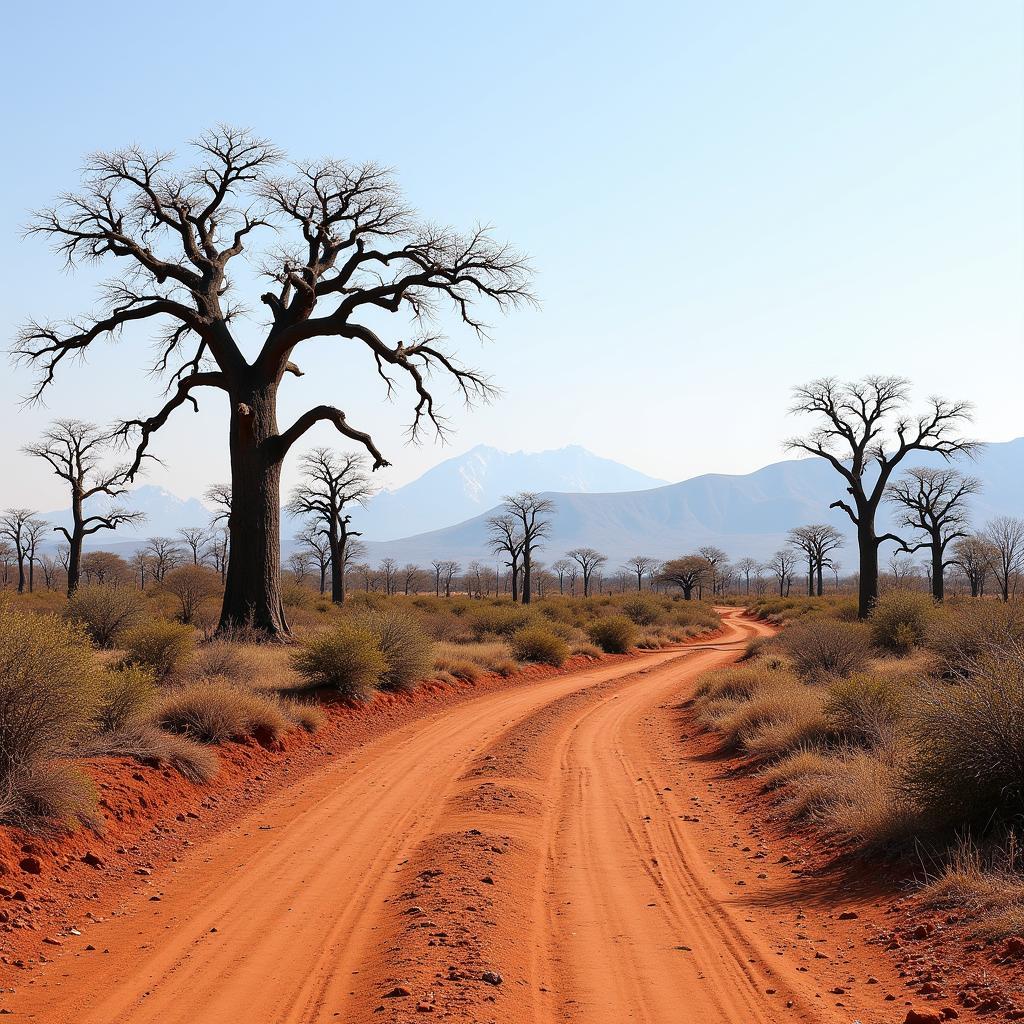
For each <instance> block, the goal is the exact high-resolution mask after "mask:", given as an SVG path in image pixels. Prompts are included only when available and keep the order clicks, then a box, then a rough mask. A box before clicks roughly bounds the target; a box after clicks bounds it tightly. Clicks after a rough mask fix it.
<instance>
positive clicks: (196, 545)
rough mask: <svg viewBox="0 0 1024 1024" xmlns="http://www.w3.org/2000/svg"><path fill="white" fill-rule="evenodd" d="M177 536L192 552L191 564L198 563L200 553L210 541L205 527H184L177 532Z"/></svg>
mask: <svg viewBox="0 0 1024 1024" xmlns="http://www.w3.org/2000/svg"><path fill="white" fill-rule="evenodd" d="M178 536H179V537H180V538H181V539H182V540H183V541H184V542H185V546H186V547H187V548H188V549H189V551H191V552H192V564H193V565H198V564H199V562H200V552H202V550H203V548H204V547H206V545H207V544H208V543H209V541H210V532H209V530H207V528H206V527H205V526H184V527H182V528H181V529H180V530H178Z"/></svg>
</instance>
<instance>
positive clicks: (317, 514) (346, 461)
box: [287, 448, 373, 604]
mask: <svg viewBox="0 0 1024 1024" xmlns="http://www.w3.org/2000/svg"><path fill="white" fill-rule="evenodd" d="M299 464H300V466H301V468H302V476H303V480H302V483H301V484H299V486H298V487H296V488H295V490H294V491H292V496H291V500H290V501H289V502H288V505H287V509H288V512H289V513H290V514H291V515H293V516H307V517H309V519H310V521H311V522H312V523H313V524H314V525H315V527H316V528H317V529H319V530H321V531H323V534H324V536H325V537H326V538H327V544H328V548H329V549H330V555H331V600H332V601H335V602H337V603H338V604H343V603H344V601H345V563H346V562H347V561H348V545H349V541H350V539H351V538H352V537H361V536H362V534H361V533H360V532H359V531H358V530H353V529H352V527H351V523H352V516H351V514H349V513H347V512H346V511H345V509H346V508H347V507H349V506H351V505H362V504H363V503H364V502H365V501H366V499H367V498H369V497H370V495H371V494H373V487H372V485H371V484H370V478H369V477H368V476H367V475H366V458H365V456H363V455H361V454H360V453H359V452H344V453H343V454H341V455H336V454H335V453H334V452H332V451H331V450H330V449H329V448H314V449H313V450H312V451H309V452H307V453H306V454H305V455H303V456H302V458H301V459H300V460H299Z"/></svg>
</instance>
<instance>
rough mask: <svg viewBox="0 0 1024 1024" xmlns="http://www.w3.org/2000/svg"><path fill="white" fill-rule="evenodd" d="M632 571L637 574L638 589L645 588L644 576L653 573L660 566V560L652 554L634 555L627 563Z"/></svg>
mask: <svg viewBox="0 0 1024 1024" xmlns="http://www.w3.org/2000/svg"><path fill="white" fill-rule="evenodd" d="M626 566H627V568H628V569H629V571H630V572H631V573H635V574H636V589H637V590H643V587H644V577H645V576H649V575H651V574H652V573H653V572H654V570H655V569H656V568H657V567H658V560H657V559H656V558H651V556H650V555H634V556H633V557H632V558H631V559H630V560H629V561H628V562H627V563H626Z"/></svg>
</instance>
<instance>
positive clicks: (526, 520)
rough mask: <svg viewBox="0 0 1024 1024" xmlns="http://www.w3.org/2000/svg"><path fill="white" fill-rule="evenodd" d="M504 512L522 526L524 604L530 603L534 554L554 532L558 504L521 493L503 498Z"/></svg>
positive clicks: (538, 496)
mask: <svg viewBox="0 0 1024 1024" xmlns="http://www.w3.org/2000/svg"><path fill="white" fill-rule="evenodd" d="M502 509H503V511H504V512H505V514H507V515H510V516H512V517H513V518H515V519H516V521H517V522H518V524H519V527H518V531H517V532H518V534H519V536H520V537H521V538H522V556H523V604H529V603H530V599H531V597H532V587H531V573H532V569H533V553H534V552H535V551H536V550H537V549H538V548H539V547H540V546H541V542H542V541H544V540H546V539H547V538H548V537H549V536H550V533H551V519H550V518H549V517H550V516H551V515H552V514H553V513H554V512H555V511H556V507H555V503H554V502H553V501H552V500H551V499H550V498H543V497H541V496H540V495H539V494H535V493H533V492H532V491H520V492H519V493H518V494H511V495H506V496H505V498H503V499H502Z"/></svg>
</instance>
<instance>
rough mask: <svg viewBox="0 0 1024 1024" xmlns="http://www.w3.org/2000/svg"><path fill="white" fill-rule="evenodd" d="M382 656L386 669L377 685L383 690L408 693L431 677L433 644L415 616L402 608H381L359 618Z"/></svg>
mask: <svg viewBox="0 0 1024 1024" xmlns="http://www.w3.org/2000/svg"><path fill="white" fill-rule="evenodd" d="M357 622H359V623H362V624H363V626H364V627H365V628H366V629H367V630H369V632H370V633H371V634H372V635H373V637H374V639H375V640H376V642H377V647H378V649H379V650H380V652H381V654H382V655H383V656H384V662H385V668H384V671H383V673H381V675H380V679H379V681H378V683H377V685H378V686H379V687H380V688H381V689H382V690H388V691H391V692H395V693H397V692H408V691H409V690H412V689H413V688H414V687H415V685H416V683H418V682H419V681H420V680H422V679H425V678H427V676H429V675H430V670H431V667H432V666H433V664H434V644H433V641H432V640H431V639H430V637H429V636H427V634H426V631H425V630H424V629H423V625H422V623H421V622H420V620H419V619H418V618H417V616H416V615H414V614H412V613H411V612H409V611H406V610H405V609H403V608H395V607H384V608H382V609H380V610H379V611H368V612H366V613H364V614H363V615H361V616H359V618H358V620H357Z"/></svg>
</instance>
